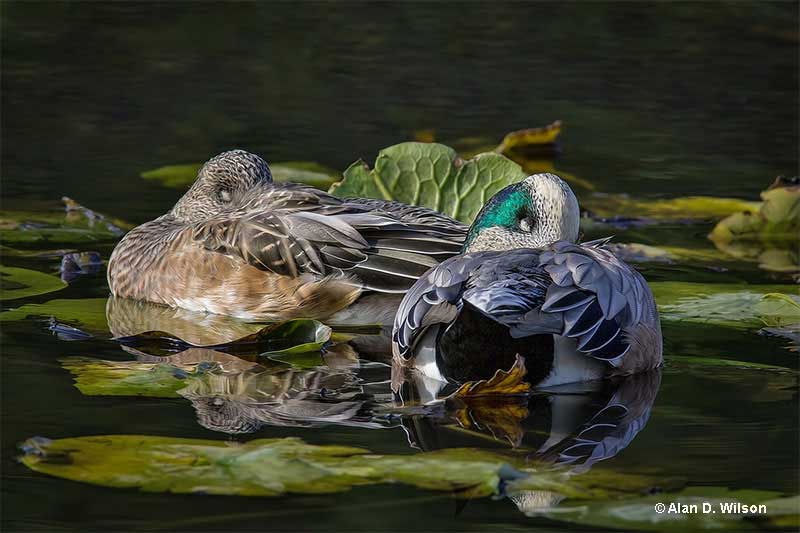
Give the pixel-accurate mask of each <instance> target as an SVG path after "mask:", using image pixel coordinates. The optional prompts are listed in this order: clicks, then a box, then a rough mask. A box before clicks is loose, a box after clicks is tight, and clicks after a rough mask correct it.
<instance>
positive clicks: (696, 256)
mask: <svg viewBox="0 0 800 533" xmlns="http://www.w3.org/2000/svg"><path fill="white" fill-rule="evenodd" d="M605 248H606V249H608V250H610V251H611V252H613V253H614V254H615V255H617V256H618V257H619V258H620V259H622V260H623V261H626V262H629V263H675V262H680V261H684V262H714V263H718V262H721V261H725V259H726V258H725V255H723V254H721V253H720V252H719V251H717V250H715V249H712V248H682V247H679V246H650V245H648V244H642V243H638V242H631V243H614V242H612V243H609V244H607V245H606V246H605Z"/></svg>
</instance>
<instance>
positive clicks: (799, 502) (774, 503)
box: [753, 495, 800, 531]
mask: <svg viewBox="0 0 800 533" xmlns="http://www.w3.org/2000/svg"><path fill="white" fill-rule="evenodd" d="M761 503H762V504H763V505H766V507H767V516H766V517H763V516H755V517H753V519H754V520H755V521H756V522H761V521H766V522H767V523H768V524H769V525H770V526H772V527H775V528H782V529H789V530H793V531H797V530H798V529H800V495H795V496H791V497H789V498H776V499H774V500H767V501H765V502H761Z"/></svg>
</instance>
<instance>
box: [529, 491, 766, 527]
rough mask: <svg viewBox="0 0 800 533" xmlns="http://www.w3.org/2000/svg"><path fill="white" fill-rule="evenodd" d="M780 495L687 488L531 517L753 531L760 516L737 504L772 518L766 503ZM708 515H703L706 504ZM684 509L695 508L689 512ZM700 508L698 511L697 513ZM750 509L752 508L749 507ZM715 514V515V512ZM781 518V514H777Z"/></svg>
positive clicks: (597, 523) (585, 523)
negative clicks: (659, 506) (752, 519)
mask: <svg viewBox="0 0 800 533" xmlns="http://www.w3.org/2000/svg"><path fill="white" fill-rule="evenodd" d="M776 496H779V494H778V493H776V492H772V491H765V490H729V489H727V488H724V487H687V488H686V489H684V490H683V491H681V492H680V493H678V494H655V495H652V496H644V497H640V498H632V499H631V498H629V499H623V500H610V501H596V502H589V503H584V504H581V505H580V506H559V507H555V508H552V509H547V510H532V511H531V512H529V513H528V514H531V515H534V516H536V515H541V516H546V517H548V518H551V519H553V520H557V521H561V522H569V523H573V524H579V525H582V526H593V527H599V528H603V529H606V528H610V529H625V530H638V531H697V530H699V529H714V530H719V529H734V530H735V529H745V530H749V529H751V528H752V523H751V522H749V521H745V520H744V518H745V516H747V517H756V518H757V517H758V516H759V514H757V513H754V514H740V513H738V512H725V509H729V510H732V511H735V510H737V509H738V507H736V504H737V503H738V504H742V505H748V506H751V505H759V504H761V505H764V507H762V510H764V509H766V512H765V513H764V516H770V509H769V507H767V506H766V503H765V502H766V501H769V500H770V499H773V498H775V497H776ZM656 504H664V505H665V506H666V507H665V511H664V512H661V513H659V512H656ZM704 504H705V505H706V507H705V509H706V510H707V512H703V509H704V507H703V505H704ZM683 506H695V507H693V508H688V509H691V510H689V511H688V512H681V511H685V510H687V508H686V507H683ZM695 509H696V510H695ZM748 509H749V507H748ZM711 511H714V512H711ZM776 516H777V515H776Z"/></svg>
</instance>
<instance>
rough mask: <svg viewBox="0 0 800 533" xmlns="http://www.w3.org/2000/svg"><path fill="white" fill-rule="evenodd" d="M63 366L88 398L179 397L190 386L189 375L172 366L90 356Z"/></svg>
mask: <svg viewBox="0 0 800 533" xmlns="http://www.w3.org/2000/svg"><path fill="white" fill-rule="evenodd" d="M61 364H62V366H63V367H64V368H66V369H67V370H69V371H70V372H71V373H72V374H73V375H74V376H75V386H76V387H77V388H78V390H80V391H81V394H85V395H87V396H149V397H156V398H178V397H179V395H178V394H177V392H176V391H178V390H179V389H182V388H184V387H185V386H186V380H185V378H186V372H185V371H184V370H182V369H180V368H178V367H176V366H173V365H168V364H157V363H142V362H139V361H101V360H99V359H92V358H89V357H67V358H64V359H62V360H61Z"/></svg>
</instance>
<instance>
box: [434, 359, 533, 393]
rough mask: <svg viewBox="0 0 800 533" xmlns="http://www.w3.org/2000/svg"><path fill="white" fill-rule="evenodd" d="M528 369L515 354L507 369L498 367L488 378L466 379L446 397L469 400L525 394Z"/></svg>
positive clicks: (528, 388)
mask: <svg viewBox="0 0 800 533" xmlns="http://www.w3.org/2000/svg"><path fill="white" fill-rule="evenodd" d="M527 373H528V371H527V370H526V369H525V360H524V359H523V358H522V357H521V356H520V355H519V354H517V356H516V358H515V359H514V364H513V365H512V366H511V368H509V369H508V370H501V369H498V370H497V371H496V372H495V373H494V375H493V376H492V377H491V378H489V379H481V380H479V381H468V382H467V383H464V384H463V385H461V386H460V387H459V388H458V390H456V391H455V392H454V393H453V394H451V395H450V396H449V397H448V399H459V400H461V401H469V399H470V398H480V397H486V396H511V395H521V394H526V393H528V392H529V391H530V388H531V386H530V383H528V382H527V381H525V376H526V375H527Z"/></svg>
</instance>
